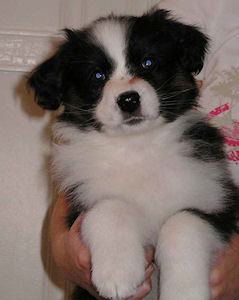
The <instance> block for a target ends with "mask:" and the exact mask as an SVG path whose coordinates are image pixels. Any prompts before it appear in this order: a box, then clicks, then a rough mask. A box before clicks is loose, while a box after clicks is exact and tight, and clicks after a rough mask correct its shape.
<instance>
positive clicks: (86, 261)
mask: <svg viewBox="0 0 239 300" xmlns="http://www.w3.org/2000/svg"><path fill="white" fill-rule="evenodd" d="M66 201H67V200H66V199H65V198H64V197H60V198H59V199H58V201H57V202H56V205H55V207H54V211H53V214H52V218H51V226H50V234H51V244H52V252H53V257H54V259H55V261H56V264H57V266H58V267H59V268H60V270H61V271H62V273H63V275H64V276H65V277H66V278H67V279H68V280H70V281H72V282H74V283H75V284H77V285H79V286H81V287H82V288H84V289H86V290H87V291H88V292H89V293H91V294H92V295H93V296H94V297H95V298H97V299H102V298H101V297H100V296H99V294H98V293H97V291H96V289H95V287H94V285H93V283H92V281H91V258H90V252H89V249H88V248H87V246H86V245H85V244H84V243H83V241H82V239H81V236H80V234H79V232H80V226H81V222H82V220H83V218H84V213H83V214H81V215H80V216H79V217H78V218H77V219H76V221H75V222H74V224H73V225H72V227H71V228H70V230H69V229H68V228H67V227H66V225H65V218H66V215H67V204H66ZM153 255H154V250H153V248H152V247H148V248H147V249H146V261H147V265H146V267H145V280H144V282H143V283H142V284H141V285H140V286H139V287H138V290H137V293H136V294H135V295H134V296H133V297H130V298H129V299H128V300H140V299H142V298H144V297H145V296H146V295H147V294H148V293H149V292H150V290H151V280H150V277H151V275H152V273H153V265H152V260H153Z"/></svg>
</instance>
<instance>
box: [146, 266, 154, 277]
mask: <svg viewBox="0 0 239 300" xmlns="http://www.w3.org/2000/svg"><path fill="white" fill-rule="evenodd" d="M153 272H154V266H153V265H152V264H151V265H149V266H148V268H147V269H146V270H145V279H149V278H150V277H151V276H152V274H153Z"/></svg>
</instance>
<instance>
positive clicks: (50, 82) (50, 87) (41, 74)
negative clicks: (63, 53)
mask: <svg viewBox="0 0 239 300" xmlns="http://www.w3.org/2000/svg"><path fill="white" fill-rule="evenodd" d="M61 73H62V72H61V69H60V65H59V59H58V54H55V55H54V56H52V57H51V58H49V59H48V60H46V61H45V62H44V63H42V64H41V65H39V66H38V67H36V69H35V70H33V72H32V73H31V75H30V77H29V78H28V82H27V84H28V86H29V87H30V88H32V89H33V90H34V96H35V100H36V102H37V104H38V105H40V106H41V107H42V108H43V109H49V110H55V109H57V108H58V107H59V106H60V104H61V102H62V93H61V81H62V79H61V77H62V74H61Z"/></svg>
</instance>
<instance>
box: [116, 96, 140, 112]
mask: <svg viewBox="0 0 239 300" xmlns="http://www.w3.org/2000/svg"><path fill="white" fill-rule="evenodd" d="M117 104H118V106H119V108H120V109H121V110H122V111H123V112H126V113H133V112H135V111H136V110H137V109H138V108H139V106H140V96H139V94H138V93H137V92H134V91H128V92H125V93H123V94H120V95H119V97H118V98H117Z"/></svg>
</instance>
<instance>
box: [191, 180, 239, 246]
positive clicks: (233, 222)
mask: <svg viewBox="0 0 239 300" xmlns="http://www.w3.org/2000/svg"><path fill="white" fill-rule="evenodd" d="M220 184H221V186H222V187H223V190H224V208H223V209H222V210H221V211H217V212H215V213H206V212H204V211H202V210H199V209H194V208H189V209H185V211H188V212H191V213H193V214H195V215H197V216H198V217H200V218H202V219H203V220H205V221H207V222H208V223H209V224H210V225H211V226H213V227H214V228H215V229H216V230H217V232H218V233H219V234H220V236H221V238H222V239H223V240H224V241H226V242H227V241H228V240H229V239H230V237H231V235H232V234H233V233H238V231H239V228H238V225H237V222H238V217H237V213H238V209H239V201H238V199H239V191H238V188H237V186H236V185H235V184H234V183H233V181H232V180H231V178H230V177H229V175H228V177H226V178H224V179H223V180H221V182H220Z"/></svg>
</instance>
